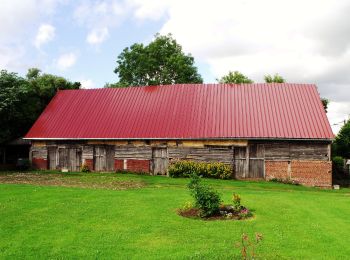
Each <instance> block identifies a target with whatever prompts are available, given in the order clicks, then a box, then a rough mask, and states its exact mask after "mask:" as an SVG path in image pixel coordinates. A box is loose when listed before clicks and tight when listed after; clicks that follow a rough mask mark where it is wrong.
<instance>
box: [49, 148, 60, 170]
mask: <svg viewBox="0 0 350 260" xmlns="http://www.w3.org/2000/svg"><path fill="white" fill-rule="evenodd" d="M47 150H48V151H47V154H48V157H49V158H48V161H49V169H50V170H56V169H57V166H58V165H57V147H56V146H48V147H47Z"/></svg>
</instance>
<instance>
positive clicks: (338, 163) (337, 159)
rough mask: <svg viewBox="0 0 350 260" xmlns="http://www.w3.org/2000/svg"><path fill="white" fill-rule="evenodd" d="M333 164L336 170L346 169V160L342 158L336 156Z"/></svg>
mask: <svg viewBox="0 0 350 260" xmlns="http://www.w3.org/2000/svg"><path fill="white" fill-rule="evenodd" d="M332 161H333V164H334V166H335V167H336V168H338V169H343V168H344V158H343V157H341V156H334V157H333V158H332Z"/></svg>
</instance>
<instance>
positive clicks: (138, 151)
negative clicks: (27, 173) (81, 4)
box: [31, 141, 330, 172]
mask: <svg viewBox="0 0 350 260" xmlns="http://www.w3.org/2000/svg"><path fill="white" fill-rule="evenodd" d="M107 143H108V142H106V141H105V142H103V143H98V141H96V142H94V143H91V144H90V143H87V142H84V141H80V142H79V141H77V142H68V141H65V142H64V141H59V142H58V141H57V142H54V141H50V142H47V145H50V146H51V145H54V146H55V145H56V147H59V148H63V147H76V148H80V149H82V160H83V161H84V160H86V159H93V153H94V152H93V151H94V148H93V147H94V145H107ZM218 143H220V142H219V141H215V145H207V144H204V143H203V144H202V145H199V143H198V142H196V145H195V146H194V147H190V146H187V145H189V143H186V145H184V143H183V142H176V141H172V142H170V141H169V142H166V141H159V142H141V141H138V142H136V143H133V142H130V141H129V142H128V141H124V142H122V143H121V142H118V143H117V142H116V143H115V144H114V145H112V144H109V143H108V147H110V148H111V149H114V158H115V159H143V160H152V147H167V148H168V156H169V159H170V160H173V159H182V160H195V161H207V162H223V163H226V164H231V165H232V163H233V161H235V163H236V170H238V168H239V167H243V168H246V169H245V170H244V171H245V172H249V171H251V170H252V171H256V172H257V171H259V169H260V168H262V165H263V164H261V162H257V163H256V165H251V166H249V164H247V163H246V161H247V158H246V157H247V156H249V157H248V158H249V160H248V161H252V160H273V161H282V160H318V161H320V160H321V161H327V160H329V159H330V154H329V142H311V141H304V142H303V141H280V142H278V141H249V154H248V153H247V149H246V147H244V146H241V145H242V144H244V143H243V142H241V143H239V146H234V147H235V148H234V149H233V148H232V147H233V146H228V145H227V144H228V143H227V142H223V146H219V145H217V144H218ZM231 144H234V142H233V143H231ZM47 145H45V143H43V142H40V143H38V144H36V143H35V142H34V143H33V145H32V147H31V156H32V157H33V158H42V159H48V150H47V147H48V146H47ZM233 150H235V151H233ZM234 156H235V160H234ZM237 167H238V168H237ZM239 169H240V168H239ZM241 170H242V169H241ZM242 171H243V170H242Z"/></svg>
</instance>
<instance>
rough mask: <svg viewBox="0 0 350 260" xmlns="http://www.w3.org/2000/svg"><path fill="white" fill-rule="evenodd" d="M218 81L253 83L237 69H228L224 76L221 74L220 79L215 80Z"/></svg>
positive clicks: (223, 82)
mask: <svg viewBox="0 0 350 260" xmlns="http://www.w3.org/2000/svg"><path fill="white" fill-rule="evenodd" d="M217 81H219V83H222V84H229V83H232V84H242V83H248V84H249V83H254V82H253V81H252V80H251V79H249V78H248V77H247V76H244V75H243V74H242V73H240V72H239V71H234V72H232V71H229V73H228V74H227V75H225V76H222V77H221V79H219V80H217Z"/></svg>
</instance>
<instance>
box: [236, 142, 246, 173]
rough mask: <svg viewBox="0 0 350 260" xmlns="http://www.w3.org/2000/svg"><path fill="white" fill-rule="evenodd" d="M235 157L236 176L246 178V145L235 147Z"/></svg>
mask: <svg viewBox="0 0 350 260" xmlns="http://www.w3.org/2000/svg"><path fill="white" fill-rule="evenodd" d="M234 158H235V159H234V172H235V178H238V179H241V178H244V177H245V171H246V147H234Z"/></svg>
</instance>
